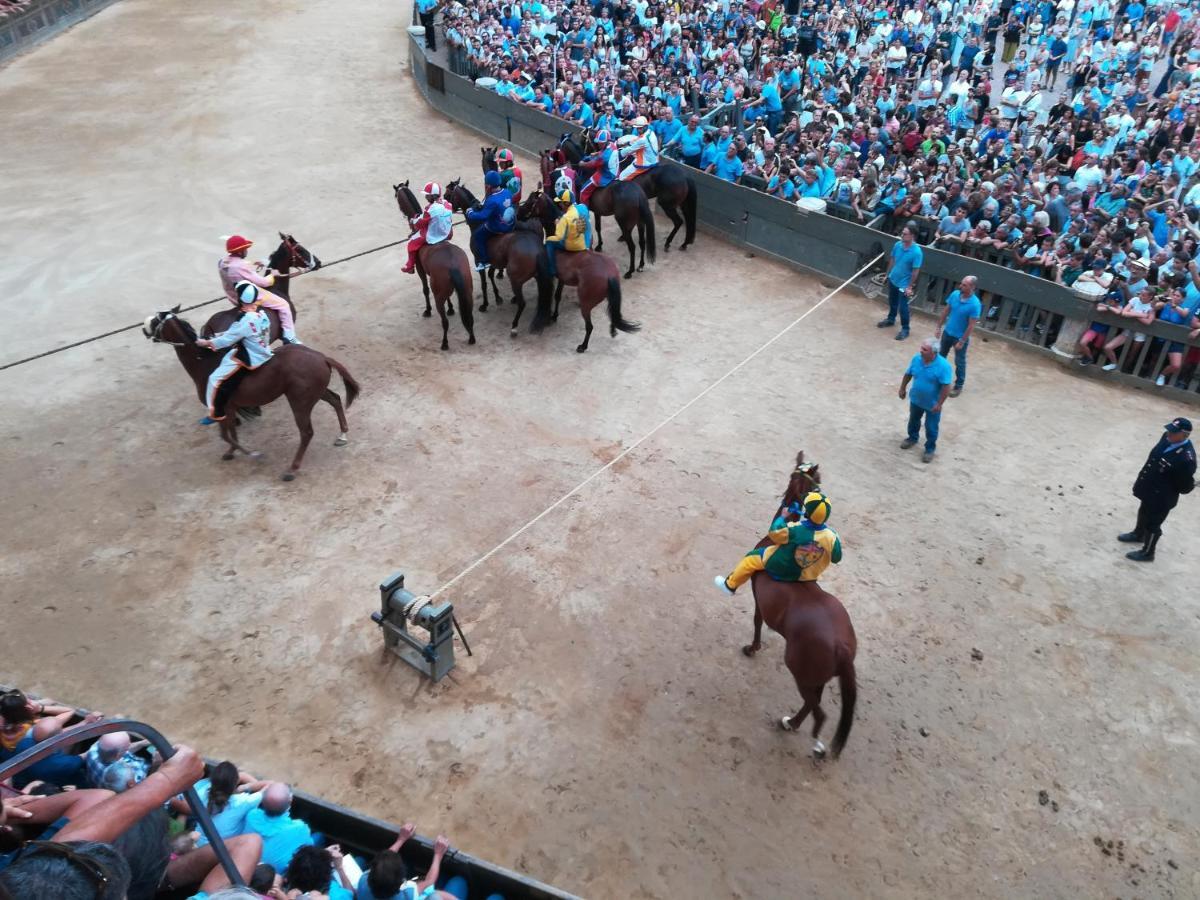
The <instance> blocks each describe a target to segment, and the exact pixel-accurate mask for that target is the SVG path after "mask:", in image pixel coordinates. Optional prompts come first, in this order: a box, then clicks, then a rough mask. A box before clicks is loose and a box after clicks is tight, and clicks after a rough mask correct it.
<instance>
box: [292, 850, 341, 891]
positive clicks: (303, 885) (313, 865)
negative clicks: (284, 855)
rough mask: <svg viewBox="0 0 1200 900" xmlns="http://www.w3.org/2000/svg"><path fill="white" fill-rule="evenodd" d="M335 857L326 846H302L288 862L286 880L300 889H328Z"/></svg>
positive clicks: (293, 886)
mask: <svg viewBox="0 0 1200 900" xmlns="http://www.w3.org/2000/svg"><path fill="white" fill-rule="evenodd" d="M332 868H333V857H332V856H330V854H329V851H328V850H326V849H325V848H324V847H301V848H300V849H299V850H297V851H296V855H295V856H293V857H292V861H291V862H290V863H288V867H287V872H286V873H285V875H284V880H285V881H286V882H287V886H288V887H289V888H295V889H296V890H299V891H327V890H329V881H330V878H331V869H332Z"/></svg>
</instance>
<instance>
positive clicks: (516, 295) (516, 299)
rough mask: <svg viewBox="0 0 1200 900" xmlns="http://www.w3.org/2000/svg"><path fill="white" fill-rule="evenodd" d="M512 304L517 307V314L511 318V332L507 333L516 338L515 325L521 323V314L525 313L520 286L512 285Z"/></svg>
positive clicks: (523, 294) (522, 292) (523, 296)
mask: <svg viewBox="0 0 1200 900" xmlns="http://www.w3.org/2000/svg"><path fill="white" fill-rule="evenodd" d="M512 289H513V303H515V304H516V305H517V314H516V315H515V316H513V321H512V330H511V331H510V332H509V334H510V335H512V336H513V337H516V336H517V323H518V322H520V321H521V313H523V312H525V292H524V291H522V290H521V285H519V284H516V283H515V282H514V283H513V286H512Z"/></svg>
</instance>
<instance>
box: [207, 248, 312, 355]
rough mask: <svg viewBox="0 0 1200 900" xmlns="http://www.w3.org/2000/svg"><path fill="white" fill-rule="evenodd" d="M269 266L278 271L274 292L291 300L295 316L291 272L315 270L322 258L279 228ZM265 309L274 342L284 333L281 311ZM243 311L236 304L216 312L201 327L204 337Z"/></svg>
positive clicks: (290, 303) (226, 326)
mask: <svg viewBox="0 0 1200 900" xmlns="http://www.w3.org/2000/svg"><path fill="white" fill-rule="evenodd" d="M267 268H268V269H270V270H271V271H273V272H275V273H276V275H275V283H274V284H273V285H271V287H270V291H271V293H272V294H274V295H275V296H276V297H281V298H283V299H284V300H286V301H287V304H288V306H290V307H291V308H292V318H293V319H295V318H296V304H295V303H293V302H292V297H291V293H292V290H291V282H292V279H291V272H292V270H293V269H299V270H300V272H301V273H303V272H315V271H316V270H317V269H319V268H321V260H320V259H318V258H317V255H316V254H315V253H310V252H309V250H308V248H307V247H305V246H304V245H303V244H301V243H300V242H299V241H297V240H296V239H295V238H294V237H292V236H291V235H290V234H284V233H283V232H282V231H281V232H279V246H278V247H276V248H275V252H274V253H272V254H271V256H270V258H269V259H268V260H267ZM298 274H299V273H298ZM263 311H264V312H265V313H266V314H267V318H268V319H270V320H271V342H272V343H274V342H275V341H277V340H279V338H280V337H281V336H282V334H283V332H282V331H281V330H280V327H279V314H278V313H276V312H275V310H273V309H269V308H264V310H263ZM239 315H240V313H239V312H238V311H237V309H236V308H232V307H231V308H230V309H223V310H221V311H220V312H218V313H214V314H213V315H212V316H211V317H210V318H209V320H208V321H207V322H205V323H204V327H203V328H201V329H200V337H206V338H208V337H212V336H213V335H214V334H220V333H221V332H222V331H225V330H226V329H228V328H229V326H231V325H232V324H233V323H234V322H236V321H237V319H238V316H239Z"/></svg>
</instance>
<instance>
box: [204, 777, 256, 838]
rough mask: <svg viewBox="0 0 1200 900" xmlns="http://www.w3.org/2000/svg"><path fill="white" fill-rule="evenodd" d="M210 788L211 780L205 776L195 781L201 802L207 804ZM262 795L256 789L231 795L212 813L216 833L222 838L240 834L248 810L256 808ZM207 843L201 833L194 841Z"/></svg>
mask: <svg viewBox="0 0 1200 900" xmlns="http://www.w3.org/2000/svg"><path fill="white" fill-rule="evenodd" d="M211 788H212V782H211V781H210V780H209V779H207V778H204V779H201V780H200V781H197V782H196V795H197V796H198V797H199V798H200V802H201V803H203V804H206V805H207V803H208V792H209V790H211ZM262 797H263V792H262V791H258V792H257V793H255V794H233V795H231V796H230V798H229V802H228V803H226V804H225V808H224V809H222V810H221V811H220V812H216V813H213V814H212V821H213V825H215V826H216V829H217V834H219V835H221V837H223V838H230V837H234V836H235V835H239V834H242V833H243V832H244V831H245V829H246V816H248V815H249V814H250V810H252V809H257V808H258V804H259V803H261V802H262ZM207 843H208V838H206V837H205V836H204V835H203V834H201V835H200V840H198V841H197V842H196V846H198V847H203V846H204V845H205V844H207Z"/></svg>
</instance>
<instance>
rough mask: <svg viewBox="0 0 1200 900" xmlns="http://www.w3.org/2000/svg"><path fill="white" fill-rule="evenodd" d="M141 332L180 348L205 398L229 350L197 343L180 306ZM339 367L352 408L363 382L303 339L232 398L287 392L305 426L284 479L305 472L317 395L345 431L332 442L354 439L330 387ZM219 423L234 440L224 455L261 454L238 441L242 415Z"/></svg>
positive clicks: (255, 400) (238, 403) (241, 402)
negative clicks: (303, 463)
mask: <svg viewBox="0 0 1200 900" xmlns="http://www.w3.org/2000/svg"><path fill="white" fill-rule="evenodd" d="M142 334H143V335H145V337H147V338H148V339H149V340H151V341H153V342H154V343H156V344H170V345H171V346H173V347H174V348H175V355H176V356H177V357H179V362H180V364H181V365H182V366H183V368H184V370H185V371H186V372H187V373H188V375H189V376H191V379H192V381H193V382H194V383H195V385H196V393H197V394H199V396H200V402H201V403H203V402H204V389H205V386H206V385H207V384H208V376H209V375H210V374H211V373H212V371H213V370H214V369H215V368H216V367H217V364H218V363H219V362H220V361H221V357H222V356H223V355H224V354H225V353H226V352H228V351H225V350H218V351H213V350H208V349H206V348H203V347H198V346H197V345H196V331H195V329H194V328H192V326H191V325H190V324H189V323H188V322H187V321H185V320H184V319H181V318H179V307H178V306H176V307H175V308H174V309H171V310H167V311H165V312H159V313H155V314H154V315H152V316H149V317H147V318H146V321H145V323H144V324H143V325H142ZM335 369H336V370H337V372H338V374H340V375H341V376H342V383H343V384H345V386H346V407H347V408H349V407H350V406H351V405H352V404H353V403H354V399H355V398H356V397H357V396H358V395H359V390H360V389H359V386H358V382H357V381H355V380H354V377H353V376H352V375H351V374H350V373H349V372H348V371H347V370H346V367H345V366H343V365H342V364H341V363H340V362H338V361H337V360H335V359H332V358H330V357H328V356H326V355H325V354H323V353H321V352H319V351H317V350H314V349H312V348H311V347H305V346H300V345H298V344H297V345H288V346H284V347H280V348H279V349H278V350H276V351H275V355H274V357H273V358H272V359H270V360H269V361H267V362H266V363H264V364H263V365H262V366H260V367H259V368H257V369H255V370H254V371H252V372H247V373H246V374H245V375H244V376H243V377H242V379H241V380H240V381H239V382H238V383H237V386H236V387H235V388H234V390H233V395H232V396H231V397H230V398H229V403H228V408H229V409H230V410H234V409H237V408H239V407H244V406H262V405H264V404H267V403H270V402H271V401H272V400H276V399H278V398H279V397H281V396H286V397H287V400H288V404H289V405H290V406H291V407H292V415H293V416H295V417H296V428H297V429H298V430H299V431H300V447H299V448H298V449H297V450H296V456H295V458H294V459H293V460H292V465H291V468H289V469H288V470H287V471H286V472H284V473H283V475H282V476H281V477H282V478H283V480H284V481H292V480H293V479H295V477H296V473H297V472H299V471H300V463H301V461H302V460H303V459H304V451H305V450H307V449H308V444H309V441H311V440H312V436H313V427H312V410H313V407H314V406H316V404H317V401H318V400H324V401H325V402H326V403H328V404H329V405H330V406H332V407H333V411H334V412H336V413H337V417H338V425H340V426H341V434H339V435H338V438H337V440H335V441H334V442H333V445H334V446H335V447H344V446H345V445H346V444H347V443H348V441H349V438H348V437H347V432H348V431H349V430H350V426H349V425H348V424H347V422H346V411H345V409H343V408H342V398H341V397H339V396H338V395H337V394H336V393H335V392H334V391H332V390H330V388H329V381H330V378H331V377H332V375H333V371H334V370H335ZM220 424H221V437H222V439H224V441H225V443H227V444H228V445H229V449H228V450H227V451H226V452H225V453H224V455H222V457H221V459H224V460H230V459H233V456H234V452H235V451H237V450H240V451H242V452H243V453H245V454H247V455H248V456H250V457H251V458H258V457H259V456H261V454H260V453H258V452H256V451H251V450H247V449H246V448H245V447H243V446H242V445H241V444H240V443H238V437H237V416H234V415H227V416H226V417H225V419H224V420H223V421H222V422H221V423H220Z"/></svg>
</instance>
